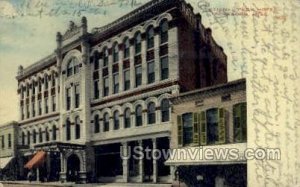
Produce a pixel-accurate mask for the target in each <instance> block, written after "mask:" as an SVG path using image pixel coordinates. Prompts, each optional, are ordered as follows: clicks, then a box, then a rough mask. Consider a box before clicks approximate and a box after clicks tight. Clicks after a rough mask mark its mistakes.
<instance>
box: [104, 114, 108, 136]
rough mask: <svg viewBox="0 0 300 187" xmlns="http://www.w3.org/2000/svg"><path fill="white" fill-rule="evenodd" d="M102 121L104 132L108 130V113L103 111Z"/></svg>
mask: <svg viewBox="0 0 300 187" xmlns="http://www.w3.org/2000/svg"><path fill="white" fill-rule="evenodd" d="M103 118H104V119H103V123H104V132H106V131H109V114H108V113H105V114H104V116H103Z"/></svg>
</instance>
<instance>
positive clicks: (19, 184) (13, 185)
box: [0, 181, 171, 187]
mask: <svg viewBox="0 0 300 187" xmlns="http://www.w3.org/2000/svg"><path fill="white" fill-rule="evenodd" d="M1 184H3V187H171V184H153V183H96V184H75V183H61V182H44V183H40V182H31V183H30V182H29V181H0V187H2V186H1Z"/></svg>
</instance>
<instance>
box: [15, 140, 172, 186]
mask: <svg viewBox="0 0 300 187" xmlns="http://www.w3.org/2000/svg"><path fill="white" fill-rule="evenodd" d="M169 144H170V141H169V138H168V137H155V138H148V139H130V140H128V141H125V140H124V139H123V140H120V141H114V142H113V143H107V144H100V145H95V144H89V145H78V144H70V143H60V142H55V143H45V144H40V145H36V146H35V147H34V149H33V150H32V149H31V150H29V149H28V150H23V151H22V152H21V154H20V159H19V161H18V163H19V164H18V165H19V167H20V176H21V177H20V179H21V180H29V179H30V180H32V181H41V182H53V181H60V182H64V183H65V182H75V183H98V182H121V183H130V182H133V183H143V182H146V183H170V182H171V181H172V179H171V174H172V171H171V169H170V167H169V166H166V165H165V164H164V163H165V161H166V160H167V156H168V155H161V156H159V157H155V158H153V152H154V151H153V150H158V152H163V150H165V152H167V151H168V150H169Z"/></svg>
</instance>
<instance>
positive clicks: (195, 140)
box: [193, 113, 199, 145]
mask: <svg viewBox="0 0 300 187" xmlns="http://www.w3.org/2000/svg"><path fill="white" fill-rule="evenodd" d="M193 143H194V144H197V145H199V120H198V113H193Z"/></svg>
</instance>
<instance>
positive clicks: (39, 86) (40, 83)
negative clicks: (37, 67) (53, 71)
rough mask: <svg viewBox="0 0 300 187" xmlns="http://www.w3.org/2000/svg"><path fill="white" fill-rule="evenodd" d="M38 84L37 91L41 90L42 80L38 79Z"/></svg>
mask: <svg viewBox="0 0 300 187" xmlns="http://www.w3.org/2000/svg"><path fill="white" fill-rule="evenodd" d="M38 84H39V85H38V88H39V92H41V91H42V81H39V83H38Z"/></svg>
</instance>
